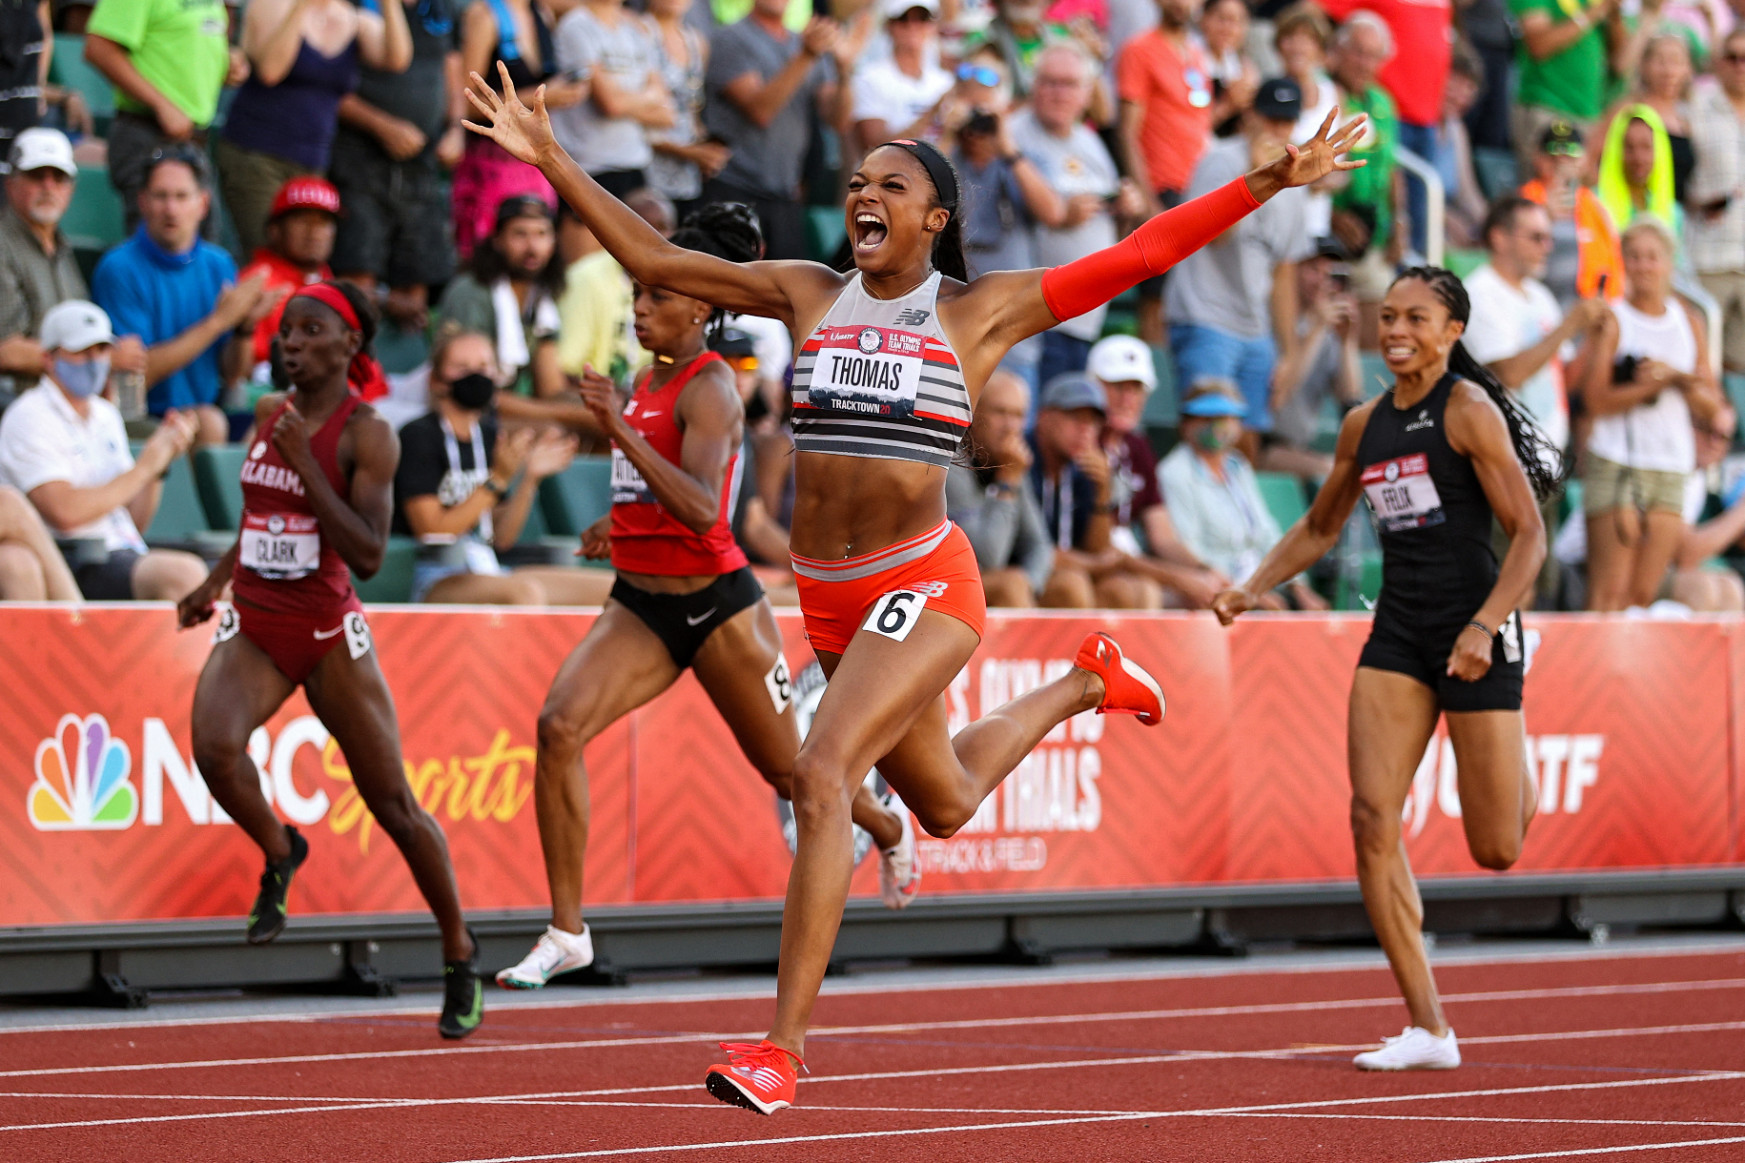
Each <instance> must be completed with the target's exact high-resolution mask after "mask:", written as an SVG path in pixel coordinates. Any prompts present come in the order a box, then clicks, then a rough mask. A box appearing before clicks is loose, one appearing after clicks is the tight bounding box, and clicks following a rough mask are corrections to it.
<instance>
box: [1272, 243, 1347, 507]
mask: <svg viewBox="0 0 1745 1163" xmlns="http://www.w3.org/2000/svg"><path fill="white" fill-rule="evenodd" d="M1346 258H1347V252H1346V250H1345V247H1344V246H1343V245H1342V244H1341V243H1340V242H1339V241H1338V240H1336V239H1332V238H1323V239H1322V240H1321V241H1320V243H1319V244H1318V245H1317V248H1316V251H1315V253H1314V254H1313V255H1311V256H1309V257H1308V258H1306V259H1304V260H1303V261H1302V262H1300V263H1298V264H1297V304H1298V312H1297V319H1296V324H1295V328H1296V336H1297V341H1296V343H1295V344H1294V345H1293V346H1292V347H1291V350H1290V351H1288V352H1287V353H1286V354H1285V355H1283V356H1282V357H1280V359H1279V361H1278V365H1277V368H1276V370H1275V371H1274V372H1273V377H1272V414H1273V426H1272V432H1271V433H1270V434H1269V435H1268V437H1267V438H1266V439H1265V440H1263V441H1262V442H1261V453H1260V464H1259V466H1258V467H1259V468H1261V469H1262V470H1264V471H1266V472H1288V473H1291V474H1292V475H1294V476H1299V477H1302V478H1303V479H1304V480H1314V481H1319V480H1325V479H1326V478H1327V474H1328V473H1329V472H1331V471H1332V469H1333V458H1332V457H1331V456H1329V455H1327V454H1326V453H1324V452H1317V451H1316V450H1315V448H1314V443H1315V438H1316V437H1317V436H1318V435H1319V434H1320V430H1321V412H1322V410H1323V407H1324V406H1325V403H1326V400H1327V398H1328V397H1329V396H1331V397H1332V398H1333V400H1334V401H1335V402H1337V403H1338V405H1339V408H1340V410H1341V411H1349V410H1351V409H1352V408H1354V407H1356V406H1357V405H1358V404H1361V403H1362V402H1363V397H1364V390H1365V389H1364V383H1363V367H1362V362H1361V360H1360V358H1359V356H1358V350H1357V299H1356V297H1355V296H1354V295H1352V293H1351V268H1350V266H1349V265H1347V263H1346Z"/></svg>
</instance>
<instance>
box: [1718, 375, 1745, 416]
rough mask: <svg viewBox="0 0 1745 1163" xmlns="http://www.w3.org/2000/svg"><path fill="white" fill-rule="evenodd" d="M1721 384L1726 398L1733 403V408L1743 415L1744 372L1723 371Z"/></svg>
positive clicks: (1744, 408) (1744, 403)
mask: <svg viewBox="0 0 1745 1163" xmlns="http://www.w3.org/2000/svg"><path fill="white" fill-rule="evenodd" d="M1721 386H1722V387H1723V388H1724V389H1725V390H1726V392H1727V399H1728V401H1729V402H1731V403H1732V405H1733V410H1734V411H1736V412H1738V413H1739V414H1740V415H1741V416H1745V373H1740V372H1724V373H1722V375H1721Z"/></svg>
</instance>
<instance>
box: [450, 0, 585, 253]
mask: <svg viewBox="0 0 1745 1163" xmlns="http://www.w3.org/2000/svg"><path fill="white" fill-rule="evenodd" d="M552 24H553V20H552V15H551V12H550V10H549V9H548V8H547V7H546V5H545V4H544V2H543V0H470V2H469V3H468V4H467V6H466V8H465V10H463V12H462V13H461V48H460V55H461V69H462V73H463V75H464V74H470V73H477V74H478V75H479V76H481V77H483V78H484V80H485V83H486V84H487V85H489V86H490V87H491V88H492V89H496V90H499V91H501V87H502V81H501V80H500V79H499V78H498V74H497V63H498V62H499V61H501V62H502V63H503V65H504V67H505V68H507V69H508V71H509V81H510V83H511V84H513V85H514V86H515V88H516V90H517V91H518V92H521V93H527V94H532V92H533V91H534V90H535V89H537V88H539V86H541V85H544V86H545V107H546V108H547V109H549V110H551V111H552V112H557V111H558V110H560V109H568V108H569V107H570V106H572V105H577V104H580V103H581V102H583V101H586V100H587V99H588V78H587V77H586V76H581V75H577V74H571V73H565V74H563V75H561V76H560V75H559V74H558V70H557V49H556V47H555V46H554V44H553V43H552V35H551V28H552ZM517 194H533V195H535V196H537V197H539V198H541V199H543V200H544V201H545V203H546V205H548V206H556V205H557V194H556V193H554V192H553V191H552V188H551V183H550V182H547V181H546V180H545V178H544V177H543V176H542V175H541V174H540V172H539V171H538V170H537V169H536V168H534V167H533V166H530V165H527V164H526V163H524V162H520V161H517V160H516V159H515V158H512V157H510V156H509V155H508V154H507V153H504V152H503V150H502V148H501V147H500V146H498V145H497V143H496V142H494V141H492V140H490V139H489V138H487V137H483V136H481V135H479V134H476V133H469V134H467V137H466V153H465V155H464V156H463V157H462V158H461V163H460V165H459V166H458V167H457V168H456V169H455V172H454V245H455V250H456V252H457V253H458V254H459V255H460V257H461V258H462V259H463V260H464V259H467V258H469V257H470V256H471V255H472V253H473V246H474V245H475V244H476V243H478V242H481V241H483V240H484V239H486V238H489V237H490V236H491V234H492V224H493V222H494V221H495V218H496V213H497V207H499V206H501V205H502V204H503V203H504V202H505V201H507V200H508V199H509V198H511V197H513V196H515V195H517Z"/></svg>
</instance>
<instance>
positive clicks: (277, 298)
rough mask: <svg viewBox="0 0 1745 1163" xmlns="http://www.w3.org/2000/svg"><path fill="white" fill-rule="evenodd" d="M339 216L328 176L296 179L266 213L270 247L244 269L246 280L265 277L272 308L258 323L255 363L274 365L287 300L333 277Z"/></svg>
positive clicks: (255, 331)
mask: <svg viewBox="0 0 1745 1163" xmlns="http://www.w3.org/2000/svg"><path fill="white" fill-rule="evenodd" d="M339 219H340V209H339V191H338V190H336V189H335V188H334V187H333V183H331V182H329V181H328V180H327V179H326V178H317V177H301V178H292V179H291V180H290V181H288V182H286V183H285V184H284V185H283V186H281V187H279V192H278V194H277V196H275V197H274V198H273V205H272V208H271V211H270V212H269V214H268V216H267V241H266V245H265V246H263V247H261V248H260V249H259V250H257V251H255V252H254V260H253V261H252V262H250V263H249V264H248V266H246V267H244V268H243V271H242V274H241V276H240V277H241V278H242V279H243V280H244V281H247V280H248V279H251V278H253V277H254V276H256V275H260V276H262V278H263V280H264V282H263V286H264V287H265V290H266V294H267V296H268V297H269V298H270V299H271V300H272V301H273V307H272V309H271V310H269V311H268V312H267V313H266V314H265V315H263V316H261V320H260V322H259V323H257V324H255V329H254V347H253V351H252V352H251V358H252V361H253V366H255V367H256V368H259V366H260V365H261V364H269V365H270V364H271V362H272V358H273V340H274V339H276V338H278V334H279V316H281V315H283V314H284V313H285V300H286V299H288V298H289V297H290V296H291V295H292V294H293V293H295V292H296V291H297V290H299V289H301V288H303V287H307V286H309V285H310V284H312V283H321V282H326V281H327V280H328V279H331V278H332V277H333V271H332V269H331V268H329V267H328V265H327V260H328V259H330V258H332V257H333V235H334V231H335V229H336V228H337V226H338V223H339Z"/></svg>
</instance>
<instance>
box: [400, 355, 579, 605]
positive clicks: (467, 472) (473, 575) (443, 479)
mask: <svg viewBox="0 0 1745 1163" xmlns="http://www.w3.org/2000/svg"><path fill="white" fill-rule="evenodd" d="M497 376H498V369H497V361H496V357H495V355H494V354H493V351H492V343H491V338H490V336H488V335H485V334H484V333H483V332H479V331H465V330H462V329H460V328H457V327H451V328H450V329H448V330H446V331H444V332H442V333H441V334H439V335H438V337H437V341H436V348H435V350H434V351H433V352H432V353H431V358H430V402H431V409H430V411H429V412H427V413H425V414H424V415H423V416H420V417H419V418H418V419H416V420H414V421H412V422H411V423H409V424H407V425H406V426H405V427H403V428H401V429H400V467H399V470H398V471H397V472H396V473H395V474H394V500H395V514H394V529H395V532H397V533H402V534H408V535H410V536H413V537H416V538H418V539H419V540H420V541H422V542H423V543H424V546H425V548H424V551H423V553H422V554H421V557H420V560H419V562H418V565H417V567H416V569H415V571H414V574H413V585H412V596H413V599H414V600H415V601H421V602H462V603H468V604H474V605H508V606H544V605H560V606H571V605H594V604H597V603H598V602H600V601H601V600H602V599H603V598H604V597H605V596H606V592H607V591H608V590H609V589H610V588H611V580H612V579H611V578H610V576H608V575H607V574H605V573H603V572H602V571H599V570H581V569H571V568H566V567H563V566H529V567H527V568H524V569H517V570H513V571H511V570H506V569H504V568H503V566H502V565H501V564H500V563H499V562H498V560H497V553H498V552H499V551H504V550H507V549H509V548H510V547H511V546H513V545H514V544H515V542H516V540H517V539H518V538H519V537H520V536H521V530H522V528H523V527H524V526H525V525H526V524H527V515H528V513H529V512H530V511H531V510H532V508H533V504H534V500H535V497H536V495H537V494H538V492H539V484H540V482H541V481H543V480H545V479H546V478H547V477H550V476H554V475H556V474H557V473H560V472H562V471H563V470H564V469H566V468H568V467H569V465H570V462H571V461H572V460H574V459H575V455H576V439H575V437H574V436H572V435H568V434H565V433H563V432H561V431H559V430H557V429H555V428H536V427H534V426H531V425H519V426H516V427H514V428H511V429H509V430H508V431H504V432H500V431H499V430H498V426H497V420H496V416H495V415H494V414H493V410H492V404H493V402H494V401H495V399H496V395H497Z"/></svg>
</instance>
